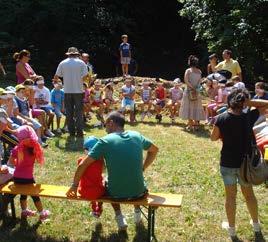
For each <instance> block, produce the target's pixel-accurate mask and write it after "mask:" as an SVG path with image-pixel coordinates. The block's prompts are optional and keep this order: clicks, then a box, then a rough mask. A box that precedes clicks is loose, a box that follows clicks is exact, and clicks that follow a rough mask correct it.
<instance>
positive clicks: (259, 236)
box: [255, 231, 266, 242]
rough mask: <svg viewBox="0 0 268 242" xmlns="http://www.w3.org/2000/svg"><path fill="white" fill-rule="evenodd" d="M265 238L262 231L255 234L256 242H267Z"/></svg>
mask: <svg viewBox="0 0 268 242" xmlns="http://www.w3.org/2000/svg"><path fill="white" fill-rule="evenodd" d="M265 241H266V240H265V238H264V237H263V234H262V232H261V231H259V232H255V242H265Z"/></svg>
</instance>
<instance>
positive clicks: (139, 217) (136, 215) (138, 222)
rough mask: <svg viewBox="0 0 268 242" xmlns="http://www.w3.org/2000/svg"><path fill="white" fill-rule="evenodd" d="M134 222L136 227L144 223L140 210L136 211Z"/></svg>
mask: <svg viewBox="0 0 268 242" xmlns="http://www.w3.org/2000/svg"><path fill="white" fill-rule="evenodd" d="M134 222H135V224H136V225H139V224H140V223H141V222H142V217H141V210H140V209H134Z"/></svg>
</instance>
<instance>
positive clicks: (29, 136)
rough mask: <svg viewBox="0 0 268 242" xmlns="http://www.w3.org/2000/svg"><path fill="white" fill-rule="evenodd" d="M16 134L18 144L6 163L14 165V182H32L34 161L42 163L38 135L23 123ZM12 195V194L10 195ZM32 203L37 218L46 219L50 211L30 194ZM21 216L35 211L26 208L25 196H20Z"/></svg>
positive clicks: (42, 156)
mask: <svg viewBox="0 0 268 242" xmlns="http://www.w3.org/2000/svg"><path fill="white" fill-rule="evenodd" d="M16 136H17V138H18V140H19V144H18V145H17V146H15V147H14V149H13V150H12V154H11V156H10V158H9V161H8V163H9V164H10V165H14V166H15V171H14V176H13V180H14V183H15V184H34V183H35V180H34V177H33V170H34V163H35V162H36V161H37V162H38V163H40V164H41V165H43V164H44V154H43V150H42V148H41V146H40V144H39V143H38V137H37V135H36V134H35V132H34V130H33V128H31V127H30V126H26V125H23V126H21V127H19V128H18V129H17V130H16ZM10 196H14V195H10ZM32 199H33V201H34V205H35V207H36V209H37V210H38V212H39V220H40V221H41V222H44V221H46V219H47V218H48V216H49V214H50V212H49V211H48V210H44V209H43V205H42V203H41V200H40V198H39V197H38V196H32ZM20 205H21V210H22V211H21V217H22V218H27V217H31V216H34V215H35V214H36V212H35V211H32V210H30V209H28V207H27V196H26V195H21V196H20Z"/></svg>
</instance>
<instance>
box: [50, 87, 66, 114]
mask: <svg viewBox="0 0 268 242" xmlns="http://www.w3.org/2000/svg"><path fill="white" fill-rule="evenodd" d="M50 96H51V103H52V104H55V105H56V107H57V108H59V109H62V102H63V101H64V91H63V90H62V89H60V90H58V89H55V88H54V89H52V91H51V95H50Z"/></svg>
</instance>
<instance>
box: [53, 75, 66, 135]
mask: <svg viewBox="0 0 268 242" xmlns="http://www.w3.org/2000/svg"><path fill="white" fill-rule="evenodd" d="M53 85H54V88H53V89H52V91H51V93H50V97H51V99H50V101H51V105H52V107H53V108H54V113H55V114H56V119H57V129H56V132H57V133H58V134H61V129H60V120H61V117H62V115H63V113H64V91H63V90H62V82H61V81H59V80H53ZM65 127H66V125H65V124H64V128H65Z"/></svg>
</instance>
